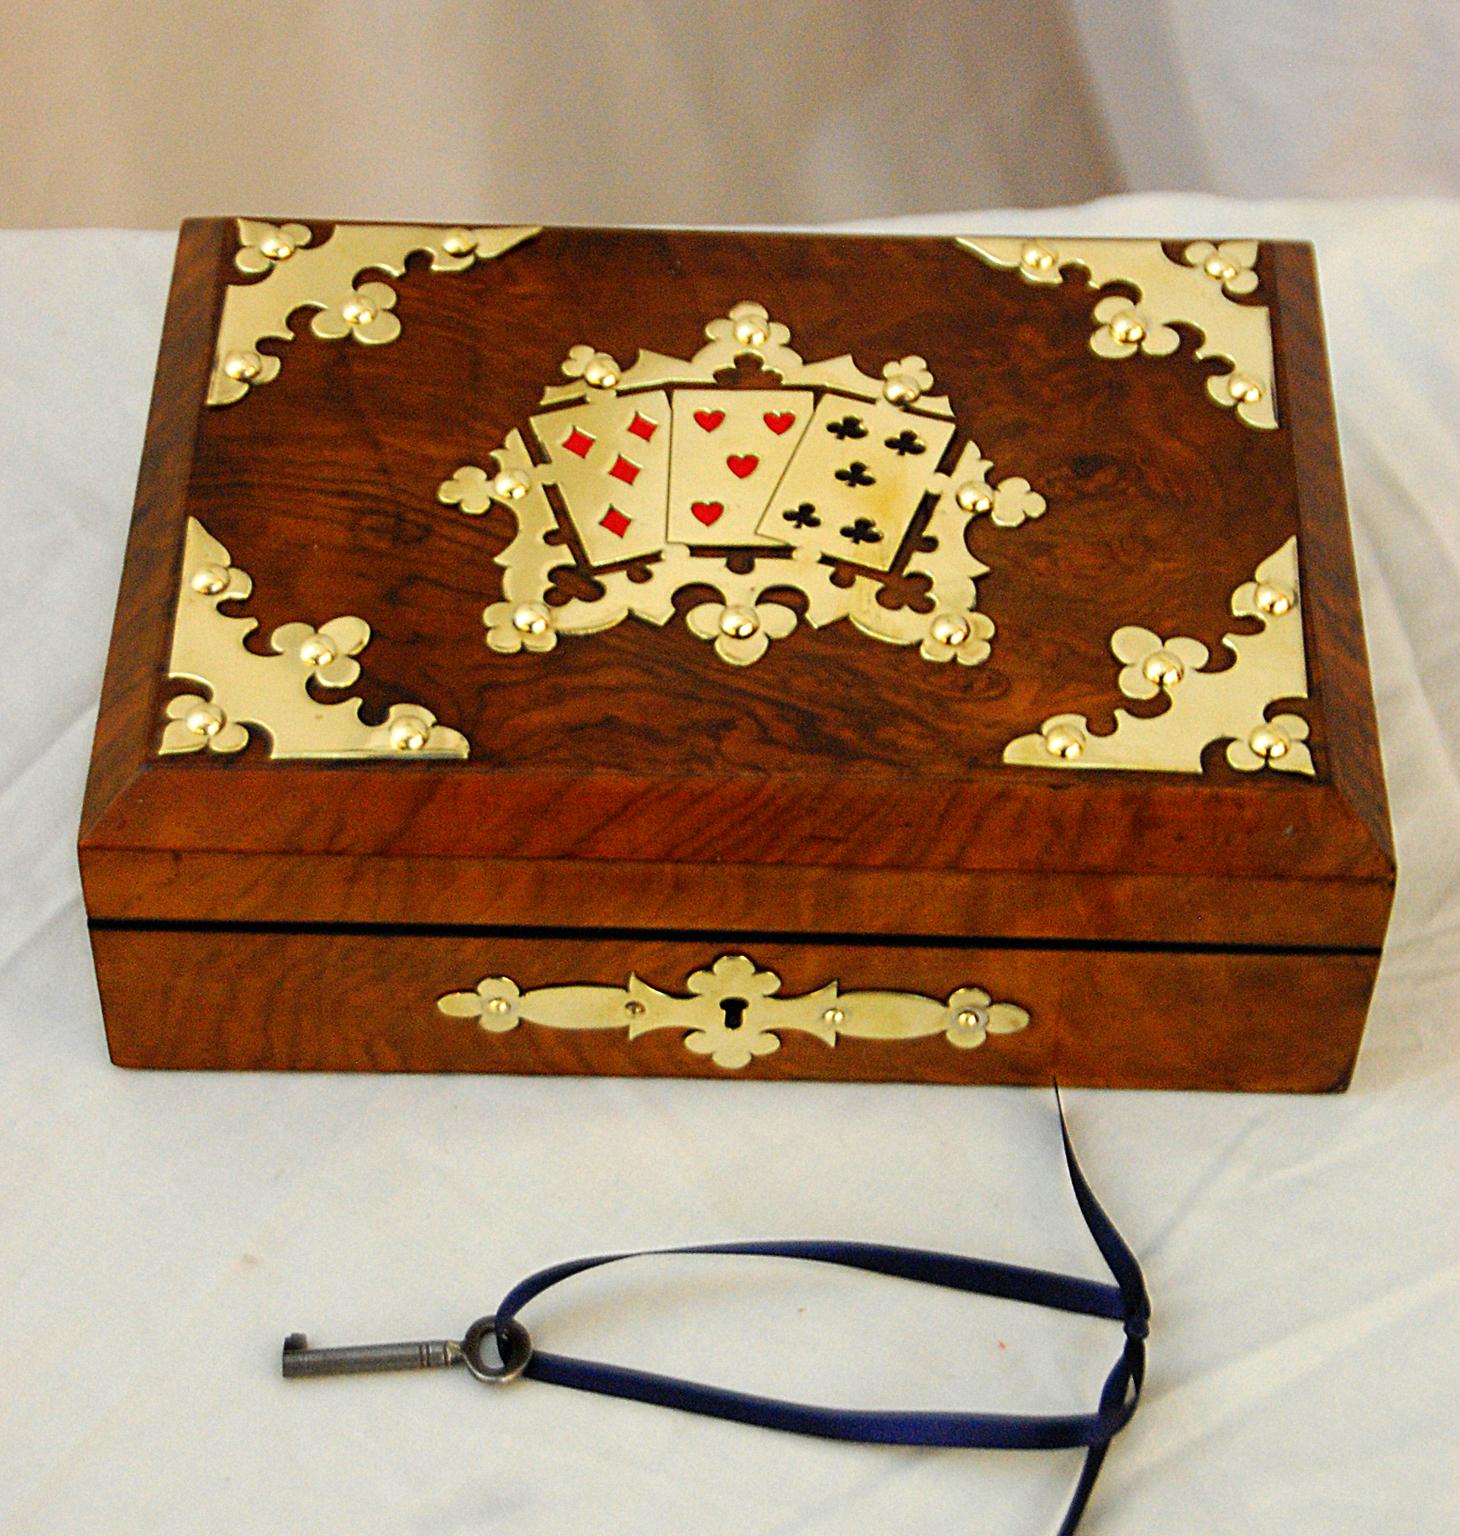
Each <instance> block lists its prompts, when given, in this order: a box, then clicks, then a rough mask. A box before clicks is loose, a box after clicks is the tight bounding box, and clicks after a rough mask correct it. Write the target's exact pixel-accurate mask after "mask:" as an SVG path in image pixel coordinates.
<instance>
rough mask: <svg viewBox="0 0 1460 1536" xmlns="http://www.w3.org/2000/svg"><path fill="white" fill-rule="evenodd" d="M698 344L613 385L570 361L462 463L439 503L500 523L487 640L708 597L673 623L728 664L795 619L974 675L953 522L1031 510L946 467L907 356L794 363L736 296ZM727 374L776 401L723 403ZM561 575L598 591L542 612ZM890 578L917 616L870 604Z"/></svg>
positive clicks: (977, 658)
mask: <svg viewBox="0 0 1460 1536" xmlns="http://www.w3.org/2000/svg"><path fill="white" fill-rule="evenodd" d="M705 336H706V337H707V339H708V342H707V345H705V346H703V347H701V348H700V350H699V351H697V352H696V353H695V354H694V356H693V357H691V358H688V359H679V358H674V357H669V356H666V355H663V354H661V353H657V352H648V351H640V353H639V354H638V357H637V359H636V360H635V361H634V362H633V364H632V365H631V366H630V367H628V368H623V367H621V366H620V364H619V362H618V360H617V359H615V358H613V357H611V356H610V355H609V354H607V353H605V352H600V351H597V350H595V349H594V348H592V347H591V346H588V345H586V344H585V345H579V346H575V347H574V348H573V349H572V350H571V352H570V353H569V355H568V358H567V359H566V361H565V362H564V363H563V365H562V368H563V373H564V374H565V375H566V377H567V378H568V379H569V380H570V382H569V383H568V384H566V385H554V386H551V387H549V388H548V389H546V390H545V391H544V393H543V397H542V402H541V403H542V409H541V410H540V411H539V412H538V413H537V414H536V415H534V416H532V417H531V418H530V420H529V422H528V429H527V433H524V432H523V431H521V430H514V431H512V432H510V433H508V435H507V438H506V440H505V442H504V443H503V444H502V445H501V446H500V447H499V448H497V449H495V450H494V451H493V452H492V453H491V455H490V463H491V464H492V469H491V470H490V471H489V470H486V469H483V468H482V467H481V466H479V465H472V464H468V465H463V466H461V467H460V468H458V469H457V470H456V472H455V473H454V474H453V475H452V476H451V477H450V478H449V479H447V480H445V481H443V482H442V483H441V485H440V486H439V488H438V496H439V498H440V499H441V501H443V502H445V503H446V504H448V505H452V506H456V507H459V508H460V509H461V511H463V512H465V513H468V514H472V515H480V514H481V513H483V512H485V511H486V510H487V508H488V507H489V506H491V505H492V504H493V503H494V502H495V503H499V504H501V505H503V506H505V507H507V508H509V509H510V510H511V511H512V512H513V513H514V514H515V516H516V519H517V536H516V538H514V539H513V540H512V542H511V543H510V544H509V545H508V546H507V548H506V549H505V550H503V551H502V553H501V554H500V555H498V556H497V563H498V564H499V565H501V566H502V567H503V573H504V574H503V578H502V600H501V601H500V602H497V603H493V604H491V605H489V606H488V607H487V609H486V611H485V613H484V615H483V618H484V621H485V623H486V627H487V636H486V639H487V644H488V645H489V646H490V647H491V648H492V649H493V650H494V651H497V652H499V653H502V654H506V655H512V654H515V653H517V652H519V651H522V650H527V651H537V652H545V651H550V650H551V649H553V647H554V646H555V645H556V644H557V642H558V638H559V636H560V635H587V634H592V633H594V632H596V631H598V630H603V629H607V628H609V627H611V626H613V625H615V624H618V623H620V622H622V621H623V620H624V619H626V618H629V617H634V618H638V619H642V620H645V621H647V622H649V623H651V624H660V625H662V624H667V623H668V622H669V621H670V620H671V619H672V618H673V617H674V614H675V606H674V597H675V594H676V592H678V591H679V590H680V589H681V588H683V587H688V586H708V587H711V588H713V589H714V590H715V591H716V592H717V594H718V600H717V601H710V602H705V603H701V604H699V605H697V606H696V607H693V608H691V609H690V610H689V611H688V613H687V614H686V616H685V622H686V624H687V625H688V627H689V629H690V630H691V631H692V632H693V633H694V634H695V635H697V636H698V637H699V638H700V639H702V640H704V641H706V642H708V643H710V644H712V645H713V646H714V648H715V652H716V654H717V655H719V656H720V657H721V658H722V659H723V660H724V661H727V662H729V663H731V664H732V665H737V666H748V665H750V664H751V663H753V662H755V661H758V660H759V659H760V658H761V657H762V656H764V655H765V653H766V651H767V650H768V648H769V646H770V644H771V642H772V641H773V640H780V639H784V638H785V637H786V636H787V635H789V634H791V633H792V631H793V630H794V629H795V628H796V627H797V625H798V624H801V623H806V624H810V625H812V626H813V627H816V628H820V627H822V626H824V625H827V624H832V623H835V622H836V621H837V620H839V619H850V620H851V622H852V624H853V625H855V627H856V628H857V629H859V630H861V631H862V633H864V634H866V635H870V636H873V637H874V638H876V639H879V640H886V641H889V642H891V643H892V644H895V645H917V646H918V647H919V650H920V653H921V655H922V656H923V657H924V659H926V660H928V661H934V662H948V661H953V660H955V659H956V660H958V661H960V662H962V663H964V664H965V665H976V664H978V663H979V662H981V661H983V660H985V659H986V658H987V657H988V655H989V642H990V640H991V639H992V637H993V633H994V626H993V623H992V621H991V620H989V618H988V617H987V616H986V615H985V614H982V613H980V612H979V611H978V607H977V589H976V585H975V583H976V580H977V578H978V577H979V576H981V575H983V574H984V573H985V572H986V571H987V570H988V567H987V566H985V565H983V564H982V562H980V561H979V560H978V559H976V558H975V557H974V555H973V554H972V553H971V552H970V550H969V548H968V543H967V539H966V533H967V529H968V524H969V523H970V521H971V520H972V519H973V518H975V517H977V516H978V515H980V514H983V513H987V514H988V515H989V516H990V517H991V518H992V520H993V521H994V522H995V523H997V524H999V525H1000V526H1003V527H1016V526H1018V524H1019V523H1021V522H1023V521H1024V520H1025V519H1026V518H1029V517H1037V516H1039V515H1040V514H1042V513H1043V512H1044V510H1045V502H1044V498H1043V497H1042V496H1040V495H1039V494H1038V492H1036V491H1034V490H1033V489H1032V488H1031V486H1030V485H1029V482H1028V481H1027V480H1024V479H1021V478H1018V477H1009V478H1006V479H1004V480H1002V481H1000V482H999V483H998V484H997V485H995V484H993V483H991V481H990V478H989V471H990V470H991V469H992V467H993V466H992V464H991V463H990V461H989V460H987V459H985V458H983V457H982V456H981V455H980V453H979V449H978V445H977V444H976V443H973V442H971V441H967V440H965V441H964V443H963V445H962V446H961V448H960V449H959V450H958V451H957V453H956V455H955V456H954V457H953V462H952V464H951V467H950V468H947V469H945V468H944V463H945V460H946V459H947V457H948V454H949V449H950V446H951V444H952V443H953V439H954V437H955V435H956V434H957V430H958V428H957V423H956V422H955V421H954V419H953V410H952V407H951V406H950V404H949V402H948V400H947V398H946V397H944V396H939V395H934V394H933V393H932V390H933V376H932V374H931V373H930V372H929V371H928V368H927V366H926V363H925V362H924V360H923V358H921V357H918V356H908V357H903V358H894V359H891V360H889V361H888V362H887V363H886V364H885V365H884V366H883V368H882V371H881V375H880V377H874V376H872V375H870V374H866V373H863V372H862V371H861V369H860V368H859V367H858V366H857V364H856V363H855V362H854V361H853V359H852V358H851V357H850V356H842V357H836V358H830V359H827V360H824V361H821V362H814V363H807V362H806V361H805V360H804V359H803V358H802V357H801V355H800V354H799V353H797V352H795V351H793V350H792V349H791V347H790V345H789V343H790V338H791V333H790V330H789V328H788V327H787V326H785V325H783V324H781V323H780V322H779V321H775V320H772V319H771V318H770V316H769V314H768V313H767V311H766V310H765V308H764V307H763V306H762V305H759V304H755V303H752V302H749V301H747V302H745V303H741V304H737V305H736V306H735V307H734V308H733V309H732V310H731V311H730V313H729V314H728V315H726V316H722V317H721V318H719V319H716V320H712V321H711V322H710V323H709V324H708V325H707V326H706V327H705ZM747 361H748V362H751V363H754V364H757V365H758V366H759V369H760V371H761V372H762V373H763V374H769V375H772V376H774V377H776V378H778V379H779V380H780V386H779V387H775V388H768V389H762V388H758V387H747V388H737V387H732V385H731V382H730V379H729V377H728V376H729V375H731V374H733V372H734V371H735V370H736V369H737V367H738V366H739V365H740V364H742V363H744V362H747ZM529 434H530V438H531V445H532V446H529ZM550 541H551V542H550ZM565 566H574V567H576V568H577V569H579V570H581V571H583V572H585V573H586V574H589V575H591V576H592V577H593V579H594V581H595V582H596V583H597V584H598V586H599V588H600V589H601V593H602V595H601V596H599V597H597V598H595V599H592V600H585V599H582V598H569V599H568V600H566V601H554V600H553V598H554V596H555V594H554V590H553V589H554V575H555V573H556V572H557V571H559V570H561V569H562V568H563V567H565ZM890 573H899V574H909V575H914V576H925V577H927V578H928V579H929V597H930V599H931V603H930V604H928V603H920V604H919V605H918V606H917V607H913V606H903V607H888V606H886V605H885V604H884V603H883V602H882V601H880V600H879V599H880V597H881V595H882V594H883V592H884V590H885V585H886V581H885V578H886V577H887V576H888V575H889V574H890Z"/></svg>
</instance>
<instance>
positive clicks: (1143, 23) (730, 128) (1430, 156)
mask: <svg viewBox="0 0 1460 1536" xmlns="http://www.w3.org/2000/svg"><path fill="white" fill-rule="evenodd" d="M0 18H3V19H0V86H3V90H0V224H4V225H9V226H21V225H55V224H90V225H124V226H141V227H148V226H151V227H165V226H171V225H174V224H176V223H177V221H178V220H179V219H180V218H182V217H183V216H185V215H187V214H199V213H220V212H244V211H247V212H255V213H264V214H274V215H279V216H287V215H291V214H292V215H299V214H307V215H310V216H314V217H325V218H328V217H332V216H341V217H390V218H401V219H421V220H447V221H452V222H455V221H458V220H483V221H489V220H505V221H513V220H523V221H532V222H582V223H598V222H615V221H629V222H690V223H710V222H737V223H741V222H810V221H816V220H828V219H847V218H856V217H870V216H877V215H888V214H898V213H916V212H922V211H928V210H933V209H944V208H973V207H977V206H980V205H985V206H996V205H997V206H1010V205H1024V206H1038V205H1040V204H1054V203H1067V202H1072V201H1078V200H1080V199H1083V198H1088V197H1093V196H1097V195H1100V194H1102V193H1110V192H1119V191H1124V190H1155V189H1162V188H1182V189H1188V190H1206V191H1212V192H1225V193H1231V194H1235V195H1246V196H1281V195H1294V194H1322V195H1334V194H1345V193H1382V192H1406V193H1424V192H1430V193H1436V192H1438V193H1452V194H1456V193H1460V95H1457V92H1456V91H1455V89H1454V81H1455V78H1456V76H1457V73H1460V68H1457V66H1460V5H1457V4H1455V3H1454V0H1418V3H1414V4H1409V5H1405V4H1400V5H1397V6H1395V5H1381V4H1377V3H1368V0H1261V3H1260V4H1252V5H1248V6H1245V7H1243V6H1235V5H1231V4H1224V5H1220V6H1218V5H1214V4H1211V3H1208V0H1019V3H1007V4H1001V3H992V0H962V3H954V0H926V3H922V4H915V3H903V4H901V5H899V4H894V3H892V0H777V3H774V4H768V3H763V4H759V5H753V4H749V3H743V4H729V3H725V0H696V3H671V0H614V3H607V0H605V3H601V4H597V5H589V4H584V3H581V0H572V3H570V0H537V3H526V0H475V3H467V0H417V3H414V4H405V3H388V0H373V3H372V0H354V3H350V4H346V3H344V0H299V3H296V4H284V3H279V0H252V3H235V0H229V3H216V4H208V3H184V0H134V3H131V4H117V3H115V0H112V3H104V0H54V3H52V4H48V5H43V4H37V3H29V4H25V5H21V4H17V3H16V0H0Z"/></svg>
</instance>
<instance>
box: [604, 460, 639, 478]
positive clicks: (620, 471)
mask: <svg viewBox="0 0 1460 1536" xmlns="http://www.w3.org/2000/svg"><path fill="white" fill-rule="evenodd" d="M609 474H611V475H612V476H613V478H614V479H615V480H622V481H623V483H624V484H625V485H632V484H633V483H634V481H635V480H637V479H638V478H639V466H638V465H637V464H635V463H634V461H633V460H632V459H626V458H625V457H624V456H623V454H619V456H618V457H617V458H616V459H615V460H614V461H613V468H612V469H611V470H609Z"/></svg>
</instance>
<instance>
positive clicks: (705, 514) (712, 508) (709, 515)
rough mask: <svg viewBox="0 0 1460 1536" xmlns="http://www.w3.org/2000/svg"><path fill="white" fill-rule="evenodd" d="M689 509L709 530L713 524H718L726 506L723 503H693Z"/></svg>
mask: <svg viewBox="0 0 1460 1536" xmlns="http://www.w3.org/2000/svg"><path fill="white" fill-rule="evenodd" d="M689 509H690V511H691V512H692V513H694V515H695V517H697V518H698V519H699V520H700V522H702V523H703V524H704V525H705V527H706V528H708V527H709V526H710V524H711V523H718V522H719V521H720V518H721V516H722V515H723V514H724V511H725V506H724V503H723V502H718V501H692V502H690V504H689Z"/></svg>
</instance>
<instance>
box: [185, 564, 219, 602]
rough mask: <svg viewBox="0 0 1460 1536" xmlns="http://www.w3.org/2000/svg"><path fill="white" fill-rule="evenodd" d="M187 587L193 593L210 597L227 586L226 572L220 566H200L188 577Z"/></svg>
mask: <svg viewBox="0 0 1460 1536" xmlns="http://www.w3.org/2000/svg"><path fill="white" fill-rule="evenodd" d="M188 585H189V586H190V587H191V588H192V589H193V591H194V592H201V593H202V594H203V595H204V596H205V597H212V596H213V595H214V594H215V593H218V592H221V591H222V590H223V589H224V587H226V586H227V585H228V572H227V570H226V569H225V568H224V567H223V566H221V565H201V566H199V567H198V569H197V570H195V571H194V572H193V574H192V575H191V576H190V577H188Z"/></svg>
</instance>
